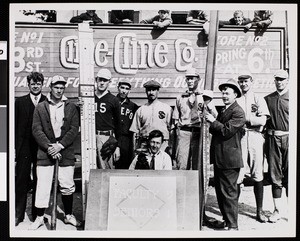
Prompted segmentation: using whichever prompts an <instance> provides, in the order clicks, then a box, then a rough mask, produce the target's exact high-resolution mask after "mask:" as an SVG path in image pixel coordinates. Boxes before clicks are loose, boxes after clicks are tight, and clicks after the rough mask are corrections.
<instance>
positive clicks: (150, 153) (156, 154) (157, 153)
mask: <svg viewBox="0 0 300 241" xmlns="http://www.w3.org/2000/svg"><path fill="white" fill-rule="evenodd" d="M160 152H161V150H159V151H158V152H156V153H155V154H154V156H158V155H159V153H160ZM148 153H149V155H150V156H153V153H152V152H151V150H150V149H148Z"/></svg>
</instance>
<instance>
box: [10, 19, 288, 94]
mask: <svg viewBox="0 0 300 241" xmlns="http://www.w3.org/2000/svg"><path fill="white" fill-rule="evenodd" d="M91 28H93V30H94V34H93V37H94V46H93V48H94V50H93V51H94V69H95V71H94V74H95V75H96V74H97V72H98V71H99V69H101V68H108V69H110V70H111V72H112V76H113V77H112V82H111V85H110V89H111V90H112V92H113V93H114V92H116V90H117V89H116V86H117V83H118V81H120V80H122V79H128V80H129V81H130V82H131V84H132V91H131V94H130V96H131V97H132V98H137V99H139V98H145V97H146V95H145V92H144V88H143V84H144V83H145V82H146V81H148V80H150V79H155V80H157V81H159V82H160V83H161V85H162V88H161V90H160V97H161V98H165V99H166V100H174V99H175V98H176V96H178V94H179V93H181V92H183V91H184V90H185V88H186V83H185V78H184V73H185V71H186V69H187V68H189V67H191V66H192V67H195V68H197V70H198V71H199V73H200V75H201V79H202V80H201V83H200V84H201V85H202V86H203V85H204V78H205V66H206V64H207V63H206V53H207V44H208V43H207V36H205V34H204V33H203V31H202V28H201V27H200V28H199V27H198V26H190V25H178V26H176V25H173V26H170V27H169V28H167V29H164V30H160V29H155V28H153V27H152V26H149V25H110V24H103V25H97V26H91ZM283 34H284V31H283V29H282V28H270V29H268V30H267V31H266V32H264V33H263V35H261V36H257V34H256V33H255V31H254V30H250V31H249V32H247V33H244V32H243V29H242V28H221V29H220V30H219V32H218V41H217V54H216V68H215V81H214V90H215V92H219V91H218V88H217V86H218V85H219V83H221V82H223V81H226V80H227V79H229V78H236V77H237V75H238V73H239V72H240V71H242V70H248V71H250V72H251V73H253V77H254V79H255V86H254V87H255V89H257V90H258V91H259V92H261V93H263V94H267V93H269V92H271V90H272V88H274V84H273V73H274V71H276V70H277V69H279V68H282V67H283V63H284V59H285V53H284V36H283ZM14 52H15V57H14V74H15V77H14V86H15V95H16V96H20V95H22V94H24V93H25V92H27V90H28V88H27V82H26V76H27V75H28V73H29V72H31V71H40V72H42V73H43V74H44V76H45V83H44V85H45V86H46V87H48V86H49V83H50V81H51V78H52V77H53V76H54V75H60V76H62V77H63V78H64V79H65V80H66V81H67V86H68V88H67V89H66V95H67V96H69V97H77V96H78V85H79V69H78V67H79V58H78V53H79V50H78V32H77V25H74V24H41V23H39V24H24V23H23V24H22V23H18V24H16V28H15V48H14ZM83 61H84V60H83ZM208 64H209V63H208Z"/></svg>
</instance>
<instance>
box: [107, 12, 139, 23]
mask: <svg viewBox="0 0 300 241" xmlns="http://www.w3.org/2000/svg"><path fill="white" fill-rule="evenodd" d="M133 14H134V11H133V10H112V11H111V16H110V22H111V23H115V24H120V23H133Z"/></svg>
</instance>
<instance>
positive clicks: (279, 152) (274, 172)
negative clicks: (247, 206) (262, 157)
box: [265, 135, 289, 198]
mask: <svg viewBox="0 0 300 241" xmlns="http://www.w3.org/2000/svg"><path fill="white" fill-rule="evenodd" d="M265 145H266V146H265V148H266V156H267V160H268V165H269V174H270V177H271V181H272V190H273V192H272V193H273V198H280V197H281V190H282V187H285V188H286V189H288V169H289V166H288V163H289V162H288V157H289V154H288V153H289V135H284V136H270V135H268V136H267V138H266V143H265Z"/></svg>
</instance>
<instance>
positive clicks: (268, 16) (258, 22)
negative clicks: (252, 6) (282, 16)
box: [245, 10, 273, 31]
mask: <svg viewBox="0 0 300 241" xmlns="http://www.w3.org/2000/svg"><path fill="white" fill-rule="evenodd" d="M272 22H273V12H272V11H269V10H258V11H254V18H253V20H252V22H251V23H248V24H247V25H246V26H245V30H246V31H247V30H249V29H250V28H251V27H252V26H257V27H258V28H260V29H266V28H268V27H269V26H270V25H271V23H272Z"/></svg>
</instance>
